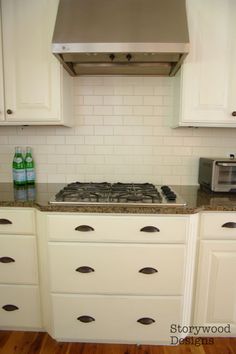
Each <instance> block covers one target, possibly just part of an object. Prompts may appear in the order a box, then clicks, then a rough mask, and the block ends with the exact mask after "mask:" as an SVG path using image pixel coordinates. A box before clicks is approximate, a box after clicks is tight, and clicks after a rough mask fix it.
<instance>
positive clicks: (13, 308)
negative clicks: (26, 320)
mask: <svg viewBox="0 0 236 354" xmlns="http://www.w3.org/2000/svg"><path fill="white" fill-rule="evenodd" d="M2 309H3V310H5V311H8V312H11V311H16V310H19V307H17V306H15V305H11V304H8V305H4V306H3V307H2Z"/></svg>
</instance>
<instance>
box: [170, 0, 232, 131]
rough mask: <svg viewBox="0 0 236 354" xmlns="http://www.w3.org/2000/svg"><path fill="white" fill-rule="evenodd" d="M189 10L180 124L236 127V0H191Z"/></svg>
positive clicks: (188, 0)
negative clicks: (188, 48) (187, 48)
mask: <svg viewBox="0 0 236 354" xmlns="http://www.w3.org/2000/svg"><path fill="white" fill-rule="evenodd" d="M187 12H188V22H189V33H190V53H189V54H188V56H187V58H186V61H185V63H184V65H183V67H182V70H181V92H180V100H181V102H180V118H179V121H178V122H177V125H180V126H216V127H217V126H219V127H220V126H222V127H227V126H228V127H232V126H235V127H236V117H235V116H234V113H233V112H234V111H236V69H235V60H236V26H235V20H236V2H235V0H224V1H222V0H214V4H213V3H212V1H211V0H197V1H196V0H187ZM235 114H236V113H235Z"/></svg>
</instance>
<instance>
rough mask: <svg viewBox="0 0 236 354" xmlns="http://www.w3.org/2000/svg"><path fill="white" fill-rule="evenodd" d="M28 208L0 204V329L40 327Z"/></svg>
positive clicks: (34, 248)
mask: <svg viewBox="0 0 236 354" xmlns="http://www.w3.org/2000/svg"><path fill="white" fill-rule="evenodd" d="M34 219H35V213H34V210H32V209H27V208H24V209H13V208H9V209H7V208H0V329H24V330H32V329H39V328H41V308H40V292H39V285H38V262H37V246H36V236H35V221H34Z"/></svg>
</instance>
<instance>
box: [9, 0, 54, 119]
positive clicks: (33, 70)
mask: <svg viewBox="0 0 236 354" xmlns="http://www.w3.org/2000/svg"><path fill="white" fill-rule="evenodd" d="M57 5H58V0H42V1H37V0H22V1H15V0H3V1H2V30H3V60H4V74H5V100H6V112H7V110H9V109H10V110H11V111H12V113H11V114H7V113H6V120H7V121H9V122H11V121H12V122H14V121H29V122H30V121H43V120H49V119H50V120H52V121H53V120H58V119H59V116H60V112H59V110H60V106H59V104H58V100H59V99H60V65H59V63H58V62H57V61H56V59H55V58H54V57H53V55H52V53H51V48H50V46H51V38H52V32H53V27H54V22H55V16H56V9H57Z"/></svg>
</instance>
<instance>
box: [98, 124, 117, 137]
mask: <svg viewBox="0 0 236 354" xmlns="http://www.w3.org/2000/svg"><path fill="white" fill-rule="evenodd" d="M94 134H95V135H113V127H111V126H109V125H107V126H106V125H104V126H97V127H96V126H95V127H94Z"/></svg>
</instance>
